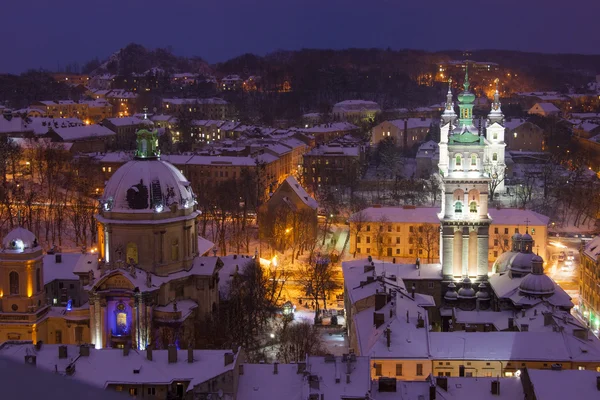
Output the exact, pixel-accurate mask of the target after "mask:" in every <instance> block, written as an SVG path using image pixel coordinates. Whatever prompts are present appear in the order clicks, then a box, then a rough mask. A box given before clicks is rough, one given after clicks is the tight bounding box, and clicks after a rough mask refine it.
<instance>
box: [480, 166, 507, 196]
mask: <svg viewBox="0 0 600 400" xmlns="http://www.w3.org/2000/svg"><path fill="white" fill-rule="evenodd" d="M483 170H484V171H485V172H486V174H487V175H488V176H489V178H490V182H489V184H488V189H489V192H490V199H491V200H492V201H494V196H495V194H496V190H497V189H498V187H499V186H500V184H502V182H504V179H505V178H506V169H505V168H504V167H502V166H500V165H498V163H497V162H494V161H491V160H489V159H486V160H484V163H483Z"/></svg>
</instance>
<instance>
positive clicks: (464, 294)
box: [458, 278, 475, 299]
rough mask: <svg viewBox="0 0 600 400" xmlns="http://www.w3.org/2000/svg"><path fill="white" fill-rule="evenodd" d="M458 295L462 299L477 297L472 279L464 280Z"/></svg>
mask: <svg viewBox="0 0 600 400" xmlns="http://www.w3.org/2000/svg"><path fill="white" fill-rule="evenodd" d="M458 297H459V298H461V299H472V298H475V289H473V287H472V286H471V280H470V279H469V278H465V279H463V280H462V287H461V288H460V289H458Z"/></svg>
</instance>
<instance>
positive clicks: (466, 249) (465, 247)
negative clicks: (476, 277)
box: [461, 228, 469, 276]
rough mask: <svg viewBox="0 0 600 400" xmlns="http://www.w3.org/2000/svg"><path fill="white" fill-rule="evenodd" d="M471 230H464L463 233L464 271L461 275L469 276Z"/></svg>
mask: <svg viewBox="0 0 600 400" xmlns="http://www.w3.org/2000/svg"><path fill="white" fill-rule="evenodd" d="M468 229H469V228H463V229H462V230H461V233H462V266H461V268H462V270H461V275H462V276H465V275H468V274H469V230H468Z"/></svg>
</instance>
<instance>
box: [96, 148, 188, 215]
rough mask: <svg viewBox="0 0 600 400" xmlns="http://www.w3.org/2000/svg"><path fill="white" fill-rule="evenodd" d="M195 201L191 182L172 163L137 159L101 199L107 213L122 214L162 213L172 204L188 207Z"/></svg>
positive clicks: (125, 167) (123, 169)
mask: <svg viewBox="0 0 600 400" xmlns="http://www.w3.org/2000/svg"><path fill="white" fill-rule="evenodd" d="M194 201H195V199H194V193H193V192H192V188H191V186H190V183H189V182H188V181H187V179H186V178H185V177H184V176H183V174H182V173H181V172H180V171H179V170H178V169H177V168H175V167H174V166H173V165H172V164H170V163H168V162H166V161H161V160H159V159H154V160H140V159H137V158H136V159H135V160H132V161H129V162H128V163H126V164H125V165H123V166H122V167H121V168H119V169H118V170H117V171H116V172H115V174H114V175H113V176H112V177H111V178H110V179H109V181H108V183H107V184H106V187H105V189H104V196H103V198H102V203H103V207H104V210H105V211H110V212H123V213H128V212H132V211H133V212H135V211H143V210H146V211H148V212H161V211H163V209H166V208H167V207H170V206H172V205H173V204H177V206H178V208H187V207H191V206H193V204H194Z"/></svg>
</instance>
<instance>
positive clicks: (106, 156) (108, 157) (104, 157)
mask: <svg viewBox="0 0 600 400" xmlns="http://www.w3.org/2000/svg"><path fill="white" fill-rule="evenodd" d="M95 159H96V160H97V161H98V162H101V163H126V162H127V161H131V159H133V154H132V153H126V152H124V151H118V152H116V151H115V152H110V153H103V154H99V155H98V156H96V157H95Z"/></svg>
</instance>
